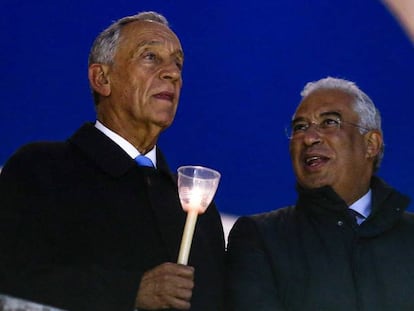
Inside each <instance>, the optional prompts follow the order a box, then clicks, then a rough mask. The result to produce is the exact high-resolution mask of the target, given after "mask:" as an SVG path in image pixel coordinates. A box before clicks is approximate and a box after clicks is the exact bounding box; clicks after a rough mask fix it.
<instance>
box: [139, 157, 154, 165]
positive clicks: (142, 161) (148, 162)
mask: <svg viewBox="0 0 414 311" xmlns="http://www.w3.org/2000/svg"><path fill="white" fill-rule="evenodd" d="M135 161H136V162H137V163H138V165H139V166H147V167H154V163H152V161H151V159H150V158H148V157H146V156H143V155H139V156H137V157H136V158H135Z"/></svg>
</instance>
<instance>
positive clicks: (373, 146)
mask: <svg viewBox="0 0 414 311" xmlns="http://www.w3.org/2000/svg"><path fill="white" fill-rule="evenodd" d="M365 143H366V146H367V150H366V154H365V157H366V158H367V159H369V158H375V157H376V156H377V155H378V154H379V153H380V151H381V148H382V145H383V140H382V135H381V133H380V132H379V131H377V130H371V131H369V132H368V133H366V134H365Z"/></svg>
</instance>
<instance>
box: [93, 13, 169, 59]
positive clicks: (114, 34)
mask: <svg viewBox="0 0 414 311" xmlns="http://www.w3.org/2000/svg"><path fill="white" fill-rule="evenodd" d="M135 21H152V22H156V23H160V24H163V25H165V26H167V27H168V28H169V24H168V21H167V19H166V18H165V17H164V16H163V15H161V14H159V13H157V12H153V11H148V12H141V13H138V14H135V15H131V16H126V17H123V18H121V19H119V20H117V21H116V22H114V23H112V24H111V25H110V26H109V27H108V28H106V29H105V30H104V31H102V32H101V33H100V34H99V35H98V36H97V37H96V39H95V41H94V42H93V44H92V48H91V51H90V53H89V59H88V65H91V64H95V63H98V64H108V65H110V64H112V63H113V59H114V55H115V51H116V48H117V47H118V43H119V37H120V34H121V30H122V28H123V27H124V26H125V25H127V24H129V23H132V22H135Z"/></svg>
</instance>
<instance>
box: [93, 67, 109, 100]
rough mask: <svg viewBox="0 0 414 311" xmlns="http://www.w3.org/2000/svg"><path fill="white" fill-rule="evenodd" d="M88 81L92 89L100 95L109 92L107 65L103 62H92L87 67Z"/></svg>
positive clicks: (106, 94)
mask: <svg viewBox="0 0 414 311" xmlns="http://www.w3.org/2000/svg"><path fill="white" fill-rule="evenodd" d="M88 77H89V83H90V85H91V87H92V89H93V90H94V91H95V92H97V93H98V94H100V95H102V96H109V95H110V94H111V83H110V79H109V66H108V65H103V64H92V65H90V66H89V68H88Z"/></svg>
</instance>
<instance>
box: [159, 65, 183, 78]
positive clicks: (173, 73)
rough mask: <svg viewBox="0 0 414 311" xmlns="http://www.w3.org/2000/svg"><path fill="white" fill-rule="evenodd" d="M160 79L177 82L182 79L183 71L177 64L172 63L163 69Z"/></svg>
mask: <svg viewBox="0 0 414 311" xmlns="http://www.w3.org/2000/svg"><path fill="white" fill-rule="evenodd" d="M160 77H161V79H163V80H171V81H173V82H175V81H177V80H180V79H181V69H180V68H179V67H178V65H177V64H176V63H175V62H171V63H169V64H166V65H165V66H164V67H163V68H162V70H161V72H160Z"/></svg>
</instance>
